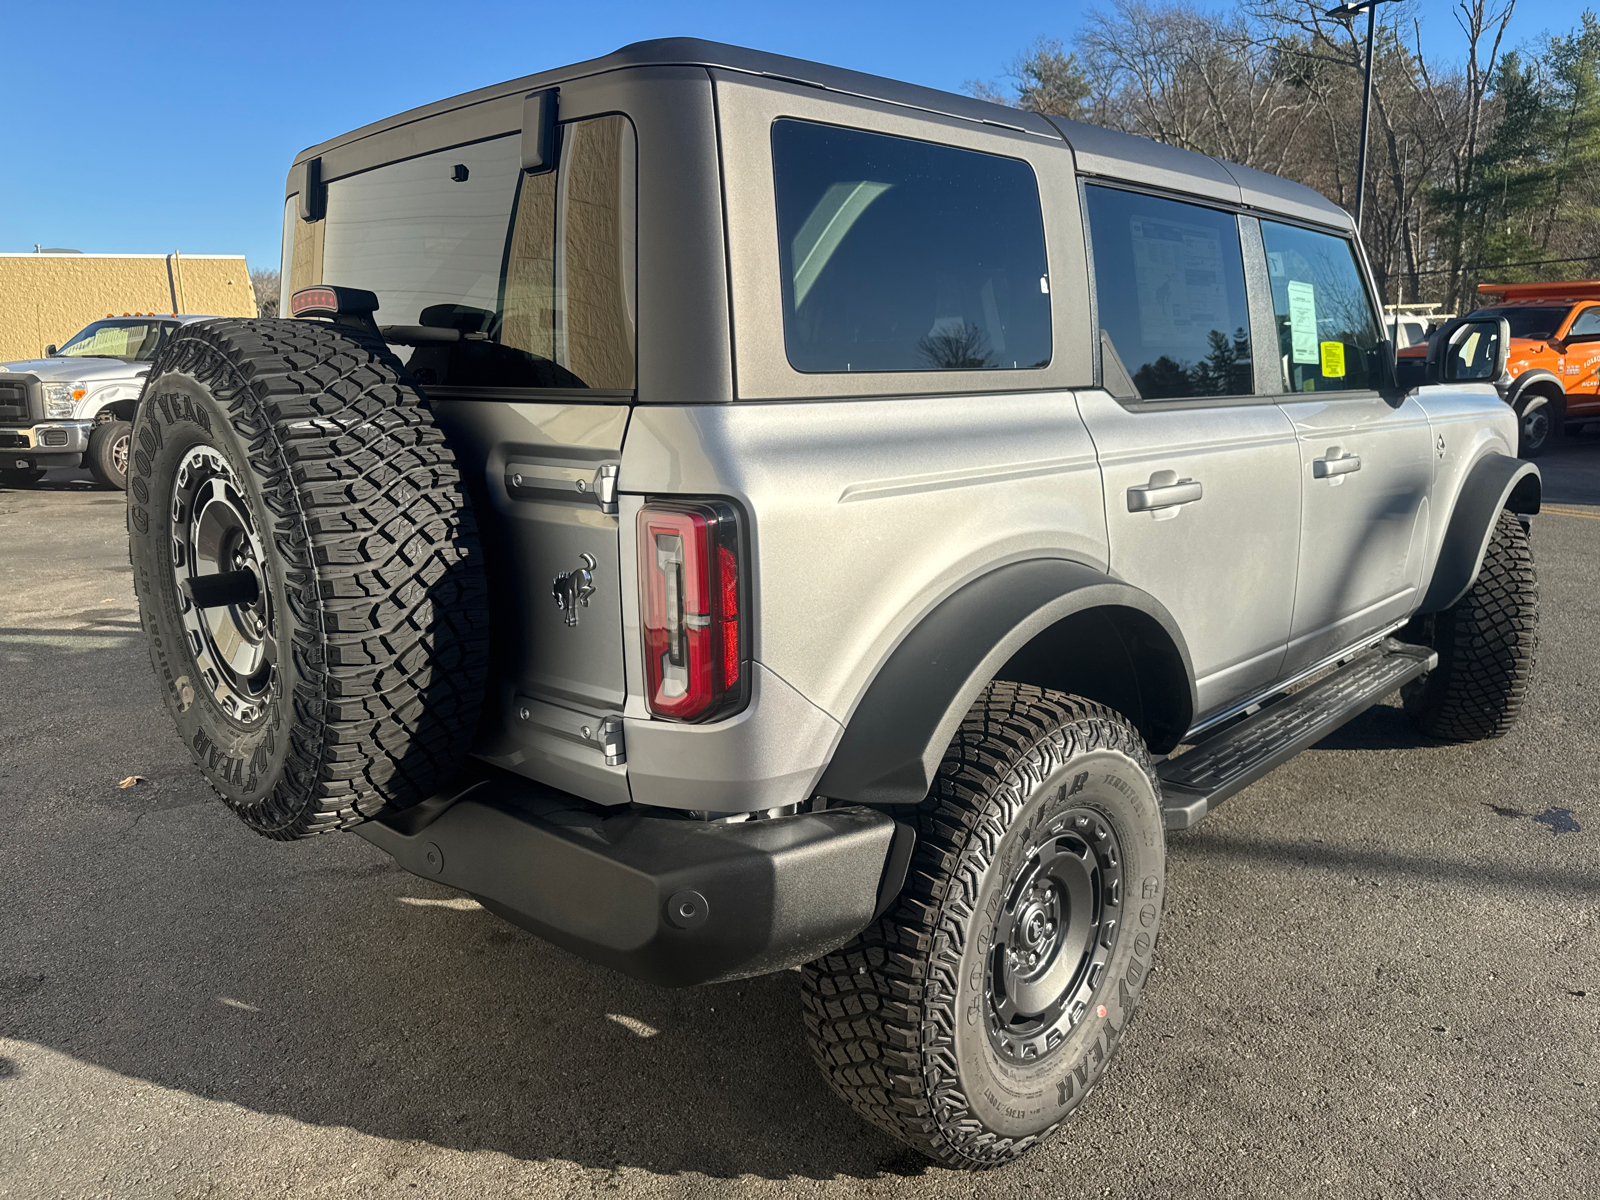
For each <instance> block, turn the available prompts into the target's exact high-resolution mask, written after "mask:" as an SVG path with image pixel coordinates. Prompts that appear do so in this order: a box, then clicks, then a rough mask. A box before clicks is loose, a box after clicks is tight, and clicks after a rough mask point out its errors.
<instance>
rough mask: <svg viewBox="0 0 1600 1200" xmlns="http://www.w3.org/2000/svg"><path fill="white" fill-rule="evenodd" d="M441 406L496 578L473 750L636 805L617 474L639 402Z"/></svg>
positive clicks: (544, 778)
mask: <svg viewBox="0 0 1600 1200" xmlns="http://www.w3.org/2000/svg"><path fill="white" fill-rule="evenodd" d="M433 412H434V416H435V418H436V419H437V420H438V422H439V424H440V426H441V427H442V428H443V429H444V431H445V434H446V436H447V437H448V438H449V441H450V445H451V447H452V449H453V450H454V451H455V455H456V460H457V463H458V464H459V465H460V467H461V471H462V476H463V478H464V480H465V482H466V484H467V486H468V489H469V490H470V492H471V493H472V500H473V507H474V510H475V512H476V515H477V518H478V526H479V529H480V531H481V534H482V540H483V549H484V556H485V560H486V564H485V565H486V567H487V570H488V576H489V602H490V609H491V612H492V614H493V619H494V626H493V633H492V635H491V650H490V656H491V674H490V682H489V694H488V695H487V696H486V697H485V702H484V715H483V722H482V724H481V726H480V727H479V734H478V741H477V744H476V746H475V752H476V753H477V755H478V757H480V758H482V759H484V760H485V761H487V762H491V763H494V764H495V765H496V766H500V767H504V768H506V769H507V770H511V771H515V772H517V773H518V774H520V775H526V776H528V777H529V778H532V779H537V780H539V781H541V782H543V783H548V784H550V785H551V786H553V787H558V788H562V789H563V790H565V791H569V792H572V793H574V794H575V795H578V796H582V797H583V798H585V799H587V800H593V801H595V802H597V803H600V804H626V803H628V801H629V799H630V797H629V794H628V779H627V768H626V766H625V765H624V758H623V755H622V752H621V741H622V706H623V700H624V697H625V694H626V684H625V680H624V674H623V656H622V593H621V588H620V582H621V571H620V570H619V561H618V553H619V550H618V537H617V504H616V499H617V497H616V472H617V468H618V464H619V463H620V461H621V457H622V437H623V433H624V431H625V430H626V429H627V425H628V412H629V408H628V406H627V405H625V404H594V403H580V404H561V403H555V404H520V403H513V402H507V401H498V400H444V399H439V400H435V401H434V402H433ZM558 594H559V595H560V597H561V600H558V599H557V596H558ZM563 601H564V602H565V603H564V604H563Z"/></svg>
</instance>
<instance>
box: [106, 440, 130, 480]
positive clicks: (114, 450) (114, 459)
mask: <svg viewBox="0 0 1600 1200" xmlns="http://www.w3.org/2000/svg"><path fill="white" fill-rule="evenodd" d="M132 442H133V434H132V433H131V432H130V433H124V434H123V435H122V436H121V437H119V438H118V439H117V440H116V441H114V442H112V443H111V469H112V470H113V471H115V472H116V473H117V474H118V475H120V476H122V478H124V479H126V478H127V477H128V447H129V446H130V445H131V444H132Z"/></svg>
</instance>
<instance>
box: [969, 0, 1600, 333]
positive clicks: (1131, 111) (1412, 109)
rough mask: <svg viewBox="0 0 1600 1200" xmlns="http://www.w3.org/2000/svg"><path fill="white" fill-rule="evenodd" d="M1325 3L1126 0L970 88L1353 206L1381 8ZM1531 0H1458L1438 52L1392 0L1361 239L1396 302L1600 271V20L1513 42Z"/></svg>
mask: <svg viewBox="0 0 1600 1200" xmlns="http://www.w3.org/2000/svg"><path fill="white" fill-rule="evenodd" d="M1326 3H1327V0H1322V2H1319V3H1306V2H1305V0H1243V2H1242V3H1241V5H1240V6H1239V7H1238V8H1235V9H1233V10H1231V11H1226V12H1216V13H1212V12H1202V11H1200V10H1199V9H1197V8H1195V7H1194V6H1193V5H1192V4H1190V3H1187V2H1186V0H1113V7H1112V8H1110V9H1098V10H1093V11H1091V12H1090V13H1089V14H1088V16H1087V18H1086V20H1085V21H1084V23H1083V25H1082V27H1081V28H1079V29H1078V30H1077V31H1076V32H1075V33H1073V34H1072V36H1071V37H1070V38H1069V39H1068V40H1065V41H1063V40H1059V39H1051V38H1042V39H1040V40H1039V41H1037V42H1035V43H1034V44H1033V45H1032V46H1030V47H1028V48H1027V49H1025V50H1024V51H1023V52H1022V53H1021V54H1019V55H1018V57H1017V58H1016V60H1015V61H1014V62H1013V63H1012V65H1011V68H1010V72H1009V78H1008V79H1007V80H1006V81H1004V82H1001V83H993V82H985V81H978V80H975V81H972V82H970V83H969V84H968V85H967V90H968V91H969V92H971V93H972V94H974V95H977V96H981V97H983V98H984V99H989V100H997V101H999V102H1001V103H1004V104H1010V105H1014V106H1016V107H1020V108H1025V109H1031V110H1033V111H1035V112H1040V113H1046V114H1050V115H1055V116H1063V117H1068V118H1071V119H1073V120H1077V121H1087V122H1090V123H1092V124H1096V125H1103V126H1106V127H1109V128H1112V129H1119V130H1123V131H1125V132H1128V133H1134V134H1139V135H1141V136H1144V137H1148V138H1153V139H1155V140H1156V141H1160V142H1166V143H1168V144H1170V145H1174V146H1180V147H1182V148H1184V149H1186V150H1195V151H1199V152H1200V153H1202V154H1211V155H1215V156H1217V157H1219V158H1224V159H1228V160H1230V161H1232V162H1237V163H1243V164H1244V165H1246V166H1251V167H1256V168H1258V169H1259V170H1263V171H1270V172H1272V173H1273V174H1276V175H1283V176H1286V177H1287V178H1289V179H1293V180H1296V181H1298V182H1300V183H1303V184H1306V185H1307V186H1309V187H1312V188H1315V189H1316V190H1317V191H1319V192H1321V193H1322V194H1323V195H1324V196H1326V197H1328V198H1329V199H1330V200H1332V201H1333V202H1334V203H1336V204H1339V205H1342V206H1343V207H1344V208H1346V209H1348V210H1350V211H1351V212H1354V211H1355V207H1356V204H1355V200H1356V197H1355V188H1356V160H1357V153H1358V150H1359V145H1358V143H1359V140H1360V132H1361V100H1362V94H1361V91H1362V88H1361V85H1362V71H1363V68H1364V65H1365V41H1366V17H1365V16H1358V17H1356V18H1355V19H1354V20H1341V19H1336V18H1333V17H1329V16H1328V15H1326V13H1325V12H1324V7H1325V5H1326ZM1515 3H1516V0H1458V2H1457V3H1456V4H1455V6H1454V8H1453V9H1451V10H1450V14H1451V16H1452V17H1453V18H1454V28H1453V29H1452V30H1451V31H1450V33H1449V35H1448V36H1446V33H1445V27H1444V26H1443V24H1442V21H1441V18H1440V15H1439V14H1438V13H1437V10H1436V9H1435V10H1432V12H1430V14H1429V18H1428V19H1429V28H1428V49H1427V52H1426V53H1425V52H1424V44H1423V36H1422V30H1423V13H1422V10H1421V8H1420V7H1419V6H1418V5H1416V4H1415V3H1402V4H1383V5H1381V6H1380V7H1379V8H1378V23H1377V31H1376V34H1375V38H1374V42H1373V46H1374V50H1373V92H1372V115H1371V134H1370V142H1369V145H1368V149H1367V181H1366V197H1365V212H1364V215H1363V229H1362V236H1363V241H1364V242H1365V243H1366V246H1367V251H1368V254H1369V255H1370V257H1371V259H1372V266H1373V271H1374V273H1375V274H1376V275H1377V279H1378V284H1379V287H1380V288H1381V289H1382V290H1383V293H1384V297H1385V300H1386V301H1387V302H1389V303H1416V302H1437V303H1440V304H1442V305H1444V306H1445V310H1446V311H1451V312H1453V311H1465V310H1468V309H1470V308H1472V307H1474V304H1475V299H1476V288H1477V285H1478V284H1479V283H1488V282H1494V283H1508V282H1519V281H1529V280H1543V279H1571V278H1592V277H1595V276H1600V21H1597V19H1596V17H1595V14H1594V13H1593V12H1592V11H1585V12H1583V13H1582V15H1581V16H1580V17H1579V19H1578V23H1577V24H1576V25H1575V26H1574V27H1573V28H1572V29H1570V30H1568V31H1566V32H1564V33H1556V34H1551V33H1545V34H1543V35H1541V36H1540V37H1539V38H1537V39H1535V40H1534V41H1532V42H1530V43H1528V44H1526V45H1524V46H1521V47H1512V46H1510V45H1508V44H1507V38H1506V31H1507V29H1508V27H1509V24H1510V20H1511V16H1512V13H1513V10H1514V8H1515ZM1441 45H1443V46H1446V47H1449V46H1450V45H1453V46H1454V48H1455V51H1456V53H1455V55H1454V56H1453V57H1449V58H1444V59H1441V58H1440V57H1438V47H1440V46H1441ZM1430 55H1433V56H1434V57H1431V58H1430V57H1429V56H1430Z"/></svg>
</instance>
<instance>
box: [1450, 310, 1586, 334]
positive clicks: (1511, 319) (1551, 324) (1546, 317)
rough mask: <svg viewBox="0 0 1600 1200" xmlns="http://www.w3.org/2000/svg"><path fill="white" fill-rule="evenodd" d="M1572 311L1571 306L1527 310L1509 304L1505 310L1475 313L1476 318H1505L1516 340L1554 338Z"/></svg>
mask: <svg viewBox="0 0 1600 1200" xmlns="http://www.w3.org/2000/svg"><path fill="white" fill-rule="evenodd" d="M1571 311H1572V306H1571V305H1570V304H1560V305H1553V306H1551V307H1549V308H1527V307H1524V306H1523V305H1520V304H1508V305H1506V306H1505V307H1503V308H1480V309H1479V310H1478V311H1477V312H1475V313H1473V314H1472V316H1474V317H1504V318H1505V319H1506V322H1507V323H1508V324H1509V325H1510V326H1511V336H1512V337H1514V338H1552V337H1555V335H1556V330H1557V329H1560V328H1561V321H1562V319H1563V318H1564V317H1565V316H1566V315H1567V313H1569V312H1571Z"/></svg>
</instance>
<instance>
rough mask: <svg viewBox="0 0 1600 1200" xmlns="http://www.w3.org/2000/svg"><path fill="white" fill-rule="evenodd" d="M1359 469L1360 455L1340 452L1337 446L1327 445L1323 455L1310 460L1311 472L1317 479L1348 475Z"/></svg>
mask: <svg viewBox="0 0 1600 1200" xmlns="http://www.w3.org/2000/svg"><path fill="white" fill-rule="evenodd" d="M1359 470H1361V456H1360V455H1359V454H1341V453H1340V452H1339V447H1337V446H1329V447H1328V453H1327V455H1326V456H1325V457H1323V458H1314V459H1312V460H1311V474H1312V475H1314V476H1315V477H1316V478H1318V479H1332V478H1334V477H1335V476H1337V475H1348V474H1350V472H1351V471H1359Z"/></svg>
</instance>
